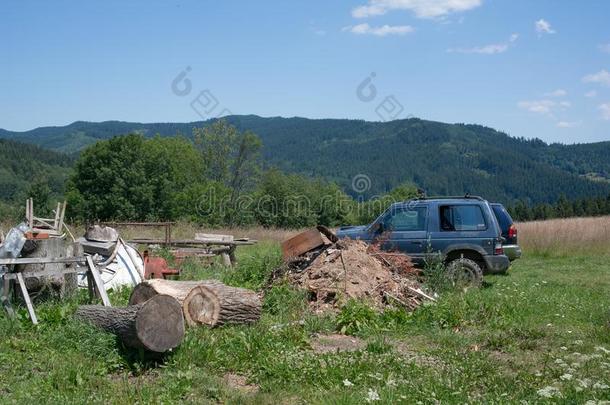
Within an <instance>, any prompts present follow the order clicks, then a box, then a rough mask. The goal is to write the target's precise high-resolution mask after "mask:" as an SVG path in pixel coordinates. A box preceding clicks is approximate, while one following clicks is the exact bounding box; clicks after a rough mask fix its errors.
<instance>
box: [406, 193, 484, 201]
mask: <svg viewBox="0 0 610 405" xmlns="http://www.w3.org/2000/svg"><path fill="white" fill-rule="evenodd" d="M461 198H467V199H472V200H479V201H485V199H484V198H483V197H480V196H478V195H470V194H468V193H466V194H465V195H443V196H422V197H416V198H414V200H458V199H461Z"/></svg>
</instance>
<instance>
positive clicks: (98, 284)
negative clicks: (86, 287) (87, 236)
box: [87, 256, 112, 307]
mask: <svg viewBox="0 0 610 405" xmlns="http://www.w3.org/2000/svg"><path fill="white" fill-rule="evenodd" d="M87 265H88V266H89V272H90V273H91V275H92V276H93V281H94V283H95V288H96V289H97V291H98V293H99V294H100V297H101V298H102V303H103V304H104V306H106V307H111V306H112V305H111V304H110V299H109V298H108V293H106V287H104V281H103V280H102V276H101V275H100V272H99V271H97V268H96V267H95V264H94V263H93V259H92V258H91V256H87Z"/></svg>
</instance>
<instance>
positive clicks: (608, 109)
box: [598, 103, 610, 120]
mask: <svg viewBox="0 0 610 405" xmlns="http://www.w3.org/2000/svg"><path fill="white" fill-rule="evenodd" d="M598 108H599V110H600V111H601V113H602V118H603V119H605V120H610V103H605V104H601V105H600V106H599V107H598Z"/></svg>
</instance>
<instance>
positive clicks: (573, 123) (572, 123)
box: [557, 121, 580, 128]
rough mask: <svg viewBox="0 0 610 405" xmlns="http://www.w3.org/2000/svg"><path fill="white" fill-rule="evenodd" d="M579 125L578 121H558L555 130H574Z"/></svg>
mask: <svg viewBox="0 0 610 405" xmlns="http://www.w3.org/2000/svg"><path fill="white" fill-rule="evenodd" d="M579 125H580V121H559V122H558V123H557V128H574V127H577V126H579Z"/></svg>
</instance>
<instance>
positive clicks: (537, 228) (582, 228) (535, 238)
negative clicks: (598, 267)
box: [516, 216, 610, 255]
mask: <svg viewBox="0 0 610 405" xmlns="http://www.w3.org/2000/svg"><path fill="white" fill-rule="evenodd" d="M516 226H517V230H518V232H519V245H521V248H522V249H523V251H524V253H525V254H528V253H534V254H544V255H553V254H556V255H566V254H572V253H586V254H591V253H592V254H607V253H610V216H605V217H592V218H566V219H550V220H546V221H532V222H520V223H517V224H516Z"/></svg>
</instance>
